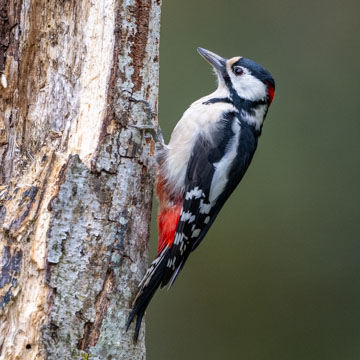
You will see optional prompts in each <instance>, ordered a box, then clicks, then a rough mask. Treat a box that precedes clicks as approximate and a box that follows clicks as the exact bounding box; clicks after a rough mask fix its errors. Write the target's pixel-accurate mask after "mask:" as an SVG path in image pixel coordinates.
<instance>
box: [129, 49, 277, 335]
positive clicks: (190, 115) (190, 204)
mask: <svg viewBox="0 0 360 360" xmlns="http://www.w3.org/2000/svg"><path fill="white" fill-rule="evenodd" d="M198 52H199V54H200V55H201V56H202V57H203V58H204V59H205V60H207V61H208V62H209V63H210V64H211V65H212V67H213V69H214V71H215V74H216V76H217V82H218V87H217V89H216V91H215V92H213V93H212V94H210V95H208V96H205V97H203V98H201V99H199V100H197V101H195V102H194V103H193V104H191V105H190V107H189V108H188V109H187V110H186V111H185V113H184V114H183V116H182V118H181V119H180V121H179V122H178V123H177V125H176V126H175V128H174V130H173V132H172V135H171V138H170V142H169V144H168V145H164V146H163V147H162V149H161V150H160V151H159V153H158V155H157V162H158V167H157V179H156V193H157V197H158V200H159V212H158V217H157V221H158V254H157V257H156V258H155V260H154V261H153V262H152V263H151V265H150V266H149V268H148V270H147V272H146V274H145V276H144V278H143V279H142V281H141V282H140V284H139V291H138V294H137V296H136V298H135V300H134V303H133V309H132V311H131V313H130V316H129V319H128V323H127V330H128V329H129V326H130V324H131V322H132V321H133V320H134V318H135V316H137V320H136V326H135V333H134V340H135V342H136V341H137V338H138V335H139V331H140V326H141V321H142V318H143V316H144V313H145V310H146V307H147V306H148V305H149V302H150V300H151V298H152V297H153V295H154V294H155V292H156V290H157V289H158V288H159V287H160V288H163V287H164V286H166V285H168V286H169V288H170V287H171V286H172V285H173V283H174V281H175V279H176V278H177V276H178V275H179V272H180V271H181V269H182V268H183V267H184V264H185V263H186V260H187V258H188V257H189V255H190V253H191V252H192V251H194V250H195V249H196V248H197V247H198V245H199V244H200V242H201V241H202V240H203V238H204V236H205V235H206V233H207V232H208V230H209V228H210V226H211V225H212V223H213V222H214V220H215V218H216V216H217V215H218V213H219V211H220V210H221V208H222V206H223V205H224V203H225V202H226V200H227V199H228V198H229V196H230V194H231V193H232V192H233V191H234V189H235V188H236V186H237V185H238V184H239V182H240V180H241V179H242V177H243V176H244V174H245V172H246V170H247V168H248V167H249V165H250V162H251V160H252V157H253V155H254V152H255V150H256V147H257V142H258V138H259V136H260V135H261V130H262V125H263V121H264V119H265V116H266V114H267V111H268V108H269V106H270V104H271V102H272V100H273V98H274V93H275V82H274V79H273V77H272V76H271V74H270V73H269V72H268V71H267V70H265V69H264V68H263V67H262V66H261V65H259V64H257V63H256V62H254V61H252V60H250V59H247V58H244V57H241V56H239V57H233V58H231V59H225V58H222V57H221V56H219V55H216V54H215V53H213V52H211V51H208V50H205V49H203V48H198Z"/></svg>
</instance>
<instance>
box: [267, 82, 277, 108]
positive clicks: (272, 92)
mask: <svg viewBox="0 0 360 360" xmlns="http://www.w3.org/2000/svg"><path fill="white" fill-rule="evenodd" d="M267 85H268V87H267V93H268V96H269V103H270V104H271V103H272V101H273V99H274V95H275V88H274V87H273V86H272V85H271V84H270V83H268V84H267Z"/></svg>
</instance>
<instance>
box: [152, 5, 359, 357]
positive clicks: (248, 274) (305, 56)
mask: <svg viewBox="0 0 360 360" xmlns="http://www.w3.org/2000/svg"><path fill="white" fill-rule="evenodd" d="M359 14H360V3H359V2H358V1H342V2H340V1H334V0H330V1H325V0H321V1H302V2H300V1H293V0H292V1H284V0H278V1H265V0H262V1H253V0H252V1H250V0H243V1H239V0H238V1H231V0H218V1H205V0H197V1H194V0H192V1H189V0H182V1H175V0H164V2H163V6H162V23H161V46H160V64H161V71H160V103H159V121H160V124H161V126H162V129H163V132H164V136H165V139H166V141H168V140H169V137H170V134H171V131H172V129H173V127H174V126H175V124H176V122H177V121H178V120H179V119H180V117H181V115H182V113H183V112H184V110H185V109H186V108H187V107H188V106H189V104H190V103H192V102H193V101H194V100H196V99H198V98H200V97H201V96H204V95H206V94H208V93H210V92H211V91H213V90H214V88H215V77H214V76H213V75H212V72H211V69H210V66H209V65H208V64H207V63H206V62H205V61H204V60H203V59H202V58H201V57H200V56H199V55H198V54H197V52H196V47H197V46H202V47H204V48H206V49H209V50H212V51H214V52H216V53H218V54H220V55H222V56H224V57H233V56H238V55H242V56H245V57H249V58H251V59H253V60H256V61H257V62H259V63H260V64H262V65H263V66H264V67H266V68H267V69H268V70H269V71H270V72H271V73H272V75H273V76H274V78H275V81H276V93H275V99H274V102H273V105H272V107H271V108H270V111H269V113H268V117H267V119H266V121H265V125H264V128H263V135H262V137H261V139H260V142H259V147H258V150H257V152H256V154H255V157H254V161H253V163H252V164H251V166H250V169H249V170H248V172H247V174H246V176H245V178H244V179H243V181H242V183H241V184H240V186H239V187H238V189H237V190H236V191H235V193H234V194H233V195H232V197H231V198H230V200H229V201H228V203H227V204H226V205H225V207H224V208H223V210H222V212H221V213H220V215H219V216H218V218H217V221H216V222H215V224H214V225H213V227H212V229H211V230H210V232H209V233H208V235H207V237H206V238H205V240H204V242H203V243H202V244H201V246H200V247H199V248H198V250H197V251H196V252H195V253H193V254H192V256H191V257H190V258H189V261H188V263H187V265H186V266H185V268H184V270H183V271H182V274H181V275H180V276H179V278H178V280H177V281H176V283H175V286H174V287H173V288H172V289H171V291H169V292H166V291H159V292H158V293H157V294H156V296H155V297H154V299H153V301H152V303H151V304H150V306H149V308H148V311H147V319H146V320H147V348H148V359H149V360H164V359H166V360H168V359H169V360H180V359H181V360H182V359H207V360H210V359H244V360H265V359H266V360H272V359H274V360H275V359H276V360H289V359H290V360H298V359H299V360H304V359H306V360H311V359H314V360H315V359H316V360H322V359H326V360H359V359H360V261H359V258H360V235H359V232H360V225H359V223H360V219H359V215H360V211H359V200H360V196H359V195H360V190H359V188H360V169H359V166H360V161H359V154H360V142H359V136H360V118H359V107H360V98H359V95H360V91H359V80H360V71H359V67H360V64H359V55H360V49H359V48H360V46H359V44H360V40H359V35H360V20H359V16H360V15H359ZM155 216H156V209H154V220H155ZM153 228H154V231H153V235H152V240H151V241H152V242H151V257H153V256H154V255H155V249H156V241H157V240H156V231H155V230H156V229H155V228H156V225H155V222H154V221H153Z"/></svg>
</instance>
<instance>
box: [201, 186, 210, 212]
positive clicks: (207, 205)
mask: <svg viewBox="0 0 360 360" xmlns="http://www.w3.org/2000/svg"><path fill="white" fill-rule="evenodd" d="M210 195H211V189H210ZM211 208H212V204H211V203H204V200H202V199H201V201H200V208H199V212H200V214H208V213H209V212H210V210H211Z"/></svg>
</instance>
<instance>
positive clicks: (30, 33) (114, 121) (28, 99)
mask: <svg viewBox="0 0 360 360" xmlns="http://www.w3.org/2000/svg"><path fill="white" fill-rule="evenodd" d="M159 26H160V0H123V1H116V0H92V1H90V0H84V1H77V0H68V1H64V0H63V1H59V0H10V1H9V0H0V74H1V75H0V76H1V79H0V80H1V81H0V228H1V233H0V262H1V263H0V267H1V269H0V359H6V360H11V359H26V360H27V359H57V360H62V359H101V360H103V359H145V343H144V330H142V331H141V333H140V337H139V341H138V344H137V345H135V344H134V343H133V341H132V331H129V332H128V333H126V332H125V329H124V327H125V323H126V319H127V316H128V314H129V309H130V306H131V301H132V299H133V297H134V295H135V293H136V290H137V285H138V283H139V281H140V280H141V278H142V276H143V274H144V272H145V270H146V265H147V247H148V245H147V243H148V238H149V228H150V216H151V203H152V189H153V180H154V152H155V143H154V141H153V139H152V138H151V136H149V134H148V132H147V131H145V130H142V129H141V128H140V127H141V126H143V125H145V126H148V125H149V124H150V125H151V124H152V125H153V126H157V119H156V116H154V114H153V113H156V111H157V93H158V69H159V66H158V44H159Z"/></svg>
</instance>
